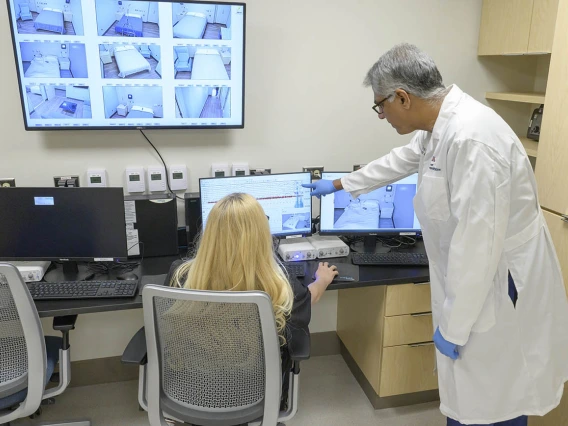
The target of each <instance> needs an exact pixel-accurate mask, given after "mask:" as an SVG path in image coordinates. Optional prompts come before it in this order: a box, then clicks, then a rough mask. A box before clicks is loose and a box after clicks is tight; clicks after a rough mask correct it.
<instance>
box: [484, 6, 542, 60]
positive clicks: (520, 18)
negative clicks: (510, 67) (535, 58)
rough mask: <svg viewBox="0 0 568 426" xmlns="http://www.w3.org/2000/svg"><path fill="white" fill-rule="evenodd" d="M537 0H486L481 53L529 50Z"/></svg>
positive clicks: (490, 53) (499, 53) (492, 53)
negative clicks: (534, 4)
mask: <svg viewBox="0 0 568 426" xmlns="http://www.w3.org/2000/svg"><path fill="white" fill-rule="evenodd" d="M532 12H533V0H483V8H482V10H481V27H480V29H479V44H478V51H477V54H478V55H504V54H522V53H526V52H527V46H528V44H529V33H530V28H531V19H532Z"/></svg>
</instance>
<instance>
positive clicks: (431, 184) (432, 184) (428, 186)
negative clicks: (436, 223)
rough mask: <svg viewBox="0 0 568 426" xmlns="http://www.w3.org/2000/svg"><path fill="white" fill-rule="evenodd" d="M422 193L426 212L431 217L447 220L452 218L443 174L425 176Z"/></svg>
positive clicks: (421, 186)
mask: <svg viewBox="0 0 568 426" xmlns="http://www.w3.org/2000/svg"><path fill="white" fill-rule="evenodd" d="M420 193H421V197H422V203H423V204H424V207H425V209H426V212H425V213H426V215H427V216H428V217H429V218H430V219H434V220H442V221H447V220H448V219H449V218H450V206H449V202H448V190H447V187H446V179H445V178H444V177H443V176H428V175H425V176H423V177H422V183H421V185H420Z"/></svg>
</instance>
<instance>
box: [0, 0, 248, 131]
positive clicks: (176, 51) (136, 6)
mask: <svg viewBox="0 0 568 426" xmlns="http://www.w3.org/2000/svg"><path fill="white" fill-rule="evenodd" d="M6 2H7V6H8V16H9V19H10V21H9V28H10V30H11V33H12V40H13V48H14V58H15V61H16V74H17V78H18V86H19V89H20V96H21V106H22V112H23V116H24V125H25V127H26V129H27V130H41V131H45V130H89V129H139V128H152V129H162V128H243V126H244V110H245V108H244V100H245V93H244V89H245V45H246V38H245V32H246V4H245V3H241V2H232V1H229V2H225V1H222V2H210V1H202V2H201V1H200V2H195V1H189V0H188V1H186V0H175V1H174V0H160V1H139V0H65V1H64V0H42V1H41V2H35V1H29V2H28V1H27V0H6ZM3 25H6V24H3ZM7 54H8V52H7V51H5V52H3V59H4V60H6V57H7ZM14 83H15V81H12V80H11V81H10V82H9V83H8V84H11V85H13V84H14ZM253 84H254V82H253ZM12 104H13V105H12V108H15V107H17V105H16V104H15V102H13V103H12Z"/></svg>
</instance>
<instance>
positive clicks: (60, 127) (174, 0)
mask: <svg viewBox="0 0 568 426" xmlns="http://www.w3.org/2000/svg"><path fill="white" fill-rule="evenodd" d="M130 1H155V2H156V3H198V4H199V3H200V4H226V5H230V6H242V7H243V72H242V76H243V78H242V92H243V96H242V120H241V124H229V125H209V126H206V125H197V126H170V125H167V126H160V125H156V126H89V125H78V126H74V125H69V126H64V125H43V126H30V125H29V123H28V117H26V106H25V101H24V95H25V93H24V86H23V84H22V76H21V74H22V73H21V70H20V63H19V61H18V51H17V49H16V32H14V30H15V27H14V21H13V20H12V8H11V3H12V4H15V0H6V6H7V8H8V19H9V21H10V36H11V37H12V50H13V54H14V61H15V63H16V74H17V77H18V89H19V91H20V104H21V109H22V117H23V119H24V128H25V130H26V131H53V130H66V131H69V130H75V131H76V130H172V129H173V130H175V129H178V130H186V129H201V130H207V129H216V130H219V129H244V127H245V81H246V78H245V72H246V66H245V59H246V28H247V25H246V16H247V9H246V3H242V2H232V1H210V0H205V1H195V0H130Z"/></svg>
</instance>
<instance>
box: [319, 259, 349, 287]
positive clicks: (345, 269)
mask: <svg viewBox="0 0 568 426" xmlns="http://www.w3.org/2000/svg"><path fill="white" fill-rule="evenodd" d="M335 266H337V272H339V275H337V277H335V278H334V279H333V282H334V283H341V282H357V281H359V265H353V264H351V263H338V264H336V265H335ZM315 278H316V277H315V272H314V279H315Z"/></svg>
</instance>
